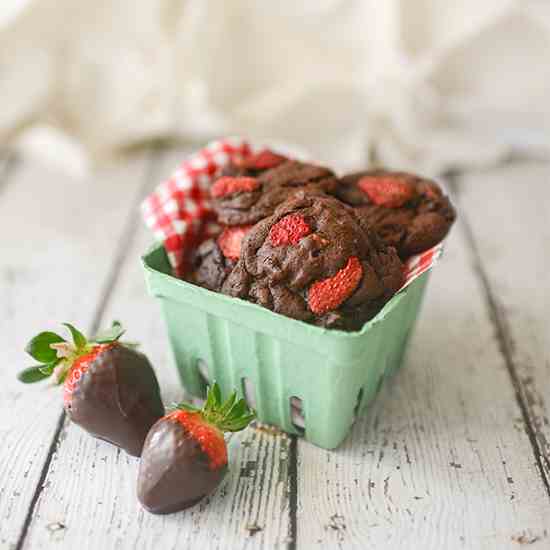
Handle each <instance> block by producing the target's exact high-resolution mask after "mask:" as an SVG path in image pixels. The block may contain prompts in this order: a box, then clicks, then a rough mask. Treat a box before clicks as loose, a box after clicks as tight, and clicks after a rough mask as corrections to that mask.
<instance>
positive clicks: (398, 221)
mask: <svg viewBox="0 0 550 550" xmlns="http://www.w3.org/2000/svg"><path fill="white" fill-rule="evenodd" d="M334 195H335V196H337V197H338V198H339V199H340V200H342V201H344V202H345V203H346V204H349V205H352V206H354V207H355V208H356V211H357V213H358V215H360V216H361V217H362V218H364V219H365V220H366V222H367V223H368V224H369V225H370V226H371V227H372V228H373V230H374V231H375V232H376V233H377V234H378V236H379V237H380V238H381V239H382V240H383V241H384V242H385V243H386V244H388V245H391V246H394V247H395V248H396V249H397V252H398V254H399V256H400V257H401V258H407V257H409V256H412V255H413V254H418V253H420V252H423V251H424V250H427V249H429V248H431V247H432V246H434V245H436V244H437V243H439V242H440V241H442V240H443V239H444V238H445V236H446V235H447V233H448V232H449V229H450V228H451V226H452V224H453V223H454V221H455V218H456V212H455V209H454V208H453V206H452V204H451V203H450V201H449V199H448V197H446V196H445V195H444V194H443V191H442V190H441V188H440V187H439V185H437V184H436V183H435V182H433V181H430V180H427V179H425V178H421V177H419V176H415V175H413V174H408V173H406V172H390V171H386V170H373V171H369V172H358V173H355V174H349V175H347V176H344V177H343V178H342V179H341V180H340V184H339V186H338V187H337V188H336V190H335V191H334Z"/></svg>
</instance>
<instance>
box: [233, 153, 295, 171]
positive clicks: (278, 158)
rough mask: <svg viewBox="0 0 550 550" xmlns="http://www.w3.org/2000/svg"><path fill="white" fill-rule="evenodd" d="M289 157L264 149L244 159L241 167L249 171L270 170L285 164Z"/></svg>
mask: <svg viewBox="0 0 550 550" xmlns="http://www.w3.org/2000/svg"><path fill="white" fill-rule="evenodd" d="M286 160H288V159H287V157H285V156H283V155H279V154H278V153H275V152H273V151H271V150H270V149H263V150H262V151H260V152H258V153H256V154H255V155H252V156H251V157H248V158H247V159H244V160H243V161H242V162H241V163H240V166H242V167H243V168H246V169H249V170H269V169H270V168H275V166H279V164H282V163H283V162H285V161H286Z"/></svg>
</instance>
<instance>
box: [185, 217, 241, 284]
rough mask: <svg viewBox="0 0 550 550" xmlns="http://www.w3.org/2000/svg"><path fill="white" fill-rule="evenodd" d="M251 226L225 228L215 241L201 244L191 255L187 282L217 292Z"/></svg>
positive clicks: (238, 253) (232, 266) (237, 255)
mask: <svg viewBox="0 0 550 550" xmlns="http://www.w3.org/2000/svg"><path fill="white" fill-rule="evenodd" d="M251 227H252V225H235V226H229V227H225V228H224V229H223V231H222V232H221V233H220V235H219V236H218V237H217V238H216V239H209V240H207V241H205V242H203V243H202V244H201V245H200V246H199V247H198V248H197V250H196V251H194V253H193V257H192V264H193V271H192V273H191V274H190V276H189V278H188V279H189V280H190V281H191V282H193V283H195V284H197V285H200V286H202V287H204V288H207V289H209V290H214V291H219V290H221V287H222V285H223V283H224V282H225V279H226V278H227V276H228V275H229V273H231V271H232V269H233V268H234V267H235V265H236V263H237V260H238V259H239V257H240V255H241V243H242V240H243V238H244V237H245V235H246V234H247V233H248V231H249V230H250V228H251Z"/></svg>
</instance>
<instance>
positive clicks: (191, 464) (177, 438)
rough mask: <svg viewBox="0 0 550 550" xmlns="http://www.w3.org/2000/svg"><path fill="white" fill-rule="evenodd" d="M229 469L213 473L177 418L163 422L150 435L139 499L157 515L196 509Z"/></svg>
mask: <svg viewBox="0 0 550 550" xmlns="http://www.w3.org/2000/svg"><path fill="white" fill-rule="evenodd" d="M226 471H227V466H223V467H221V468H217V469H214V470H212V469H211V468H210V467H209V459H208V456H207V455H206V454H205V453H204V452H203V451H202V449H201V448H200V445H199V444H198V443H197V442H196V441H195V440H194V439H190V438H189V437H187V432H186V430H185V428H184V427H183V426H182V425H181V424H180V422H178V421H177V420H176V419H173V418H168V417H167V418H162V419H161V420H159V421H158V422H157V423H156V424H155V425H154V426H153V427H152V428H151V430H150V431H149V434H148V435H147V439H146V440H145V444H144V446H143V453H142V455H141V463H140V465H139V473H138V480H137V496H138V499H139V501H140V502H141V504H142V505H143V507H144V508H145V509H146V510H148V511H149V512H151V513H153V514H169V513H171V512H177V511H179V510H184V509H185V508H189V507H190V506H193V505H195V504H196V503H197V502H199V501H200V500H201V499H202V498H204V497H205V496H206V495H208V494H210V493H211V492H212V491H213V490H214V489H215V488H216V487H217V486H218V485H219V484H220V483H221V482H222V480H223V478H224V476H225V473H226Z"/></svg>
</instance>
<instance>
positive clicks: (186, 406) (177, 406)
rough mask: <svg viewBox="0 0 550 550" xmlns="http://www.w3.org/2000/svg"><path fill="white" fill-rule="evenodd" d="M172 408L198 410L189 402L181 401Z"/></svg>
mask: <svg viewBox="0 0 550 550" xmlns="http://www.w3.org/2000/svg"><path fill="white" fill-rule="evenodd" d="M174 409H179V410H180V411H188V412H199V409H197V407H194V406H193V405H190V404H189V403H183V402H182V403H178V404H177V405H175V406H174Z"/></svg>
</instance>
